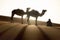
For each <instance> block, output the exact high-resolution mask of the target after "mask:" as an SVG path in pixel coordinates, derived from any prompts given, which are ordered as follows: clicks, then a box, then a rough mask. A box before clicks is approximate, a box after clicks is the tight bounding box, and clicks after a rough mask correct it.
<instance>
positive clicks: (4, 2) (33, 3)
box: [0, 0, 60, 24]
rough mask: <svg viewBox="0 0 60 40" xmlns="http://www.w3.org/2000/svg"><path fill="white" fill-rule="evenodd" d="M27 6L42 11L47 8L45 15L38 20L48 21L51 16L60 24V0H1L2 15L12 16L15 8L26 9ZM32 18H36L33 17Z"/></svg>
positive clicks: (0, 9)
mask: <svg viewBox="0 0 60 40" xmlns="http://www.w3.org/2000/svg"><path fill="white" fill-rule="evenodd" d="M27 7H30V8H31V10H32V9H35V10H37V11H39V12H40V13H41V11H42V10H43V9H46V10H47V12H46V13H45V15H44V16H42V17H38V20H40V21H47V20H48V19H49V18H50V19H51V20H52V22H54V23H59V24H60V0H0V15H6V16H11V11H12V10H13V9H17V8H20V9H23V10H24V11H26V8H27ZM15 16H16V15H15ZM31 19H35V18H34V17H31Z"/></svg>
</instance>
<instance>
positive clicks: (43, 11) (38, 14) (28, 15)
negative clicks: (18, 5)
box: [27, 10, 47, 25]
mask: <svg viewBox="0 0 60 40" xmlns="http://www.w3.org/2000/svg"><path fill="white" fill-rule="evenodd" d="M28 11H29V10H28ZM46 11H47V10H42V13H39V12H38V11H36V10H31V11H30V12H28V14H27V18H28V19H27V22H28V24H29V18H30V16H32V17H35V18H36V21H35V22H36V23H35V25H37V18H38V16H41V17H42V16H43V15H44V14H45V12H46Z"/></svg>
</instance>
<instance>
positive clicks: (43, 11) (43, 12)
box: [39, 10, 47, 16]
mask: <svg viewBox="0 0 60 40" xmlns="http://www.w3.org/2000/svg"><path fill="white" fill-rule="evenodd" d="M46 11H47V10H42V13H41V14H39V15H40V16H43V15H44V14H45V12H46Z"/></svg>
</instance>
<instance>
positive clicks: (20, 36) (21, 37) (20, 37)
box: [15, 26, 27, 40]
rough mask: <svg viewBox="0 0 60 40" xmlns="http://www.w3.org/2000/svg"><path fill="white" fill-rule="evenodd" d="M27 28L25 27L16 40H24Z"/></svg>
mask: <svg viewBox="0 0 60 40" xmlns="http://www.w3.org/2000/svg"><path fill="white" fill-rule="evenodd" d="M26 28H27V26H25V27H24V28H23V29H22V30H21V31H20V32H19V34H18V35H17V37H16V38H15V40H22V39H23V36H24V31H25V30H26Z"/></svg>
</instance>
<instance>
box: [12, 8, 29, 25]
mask: <svg viewBox="0 0 60 40" xmlns="http://www.w3.org/2000/svg"><path fill="white" fill-rule="evenodd" d="M28 10H29V8H27V10H26V12H24V11H23V10H22V9H14V10H12V14H11V22H13V17H14V15H15V14H16V15H19V16H21V17H22V18H21V22H22V24H23V15H24V14H27V13H28Z"/></svg>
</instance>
